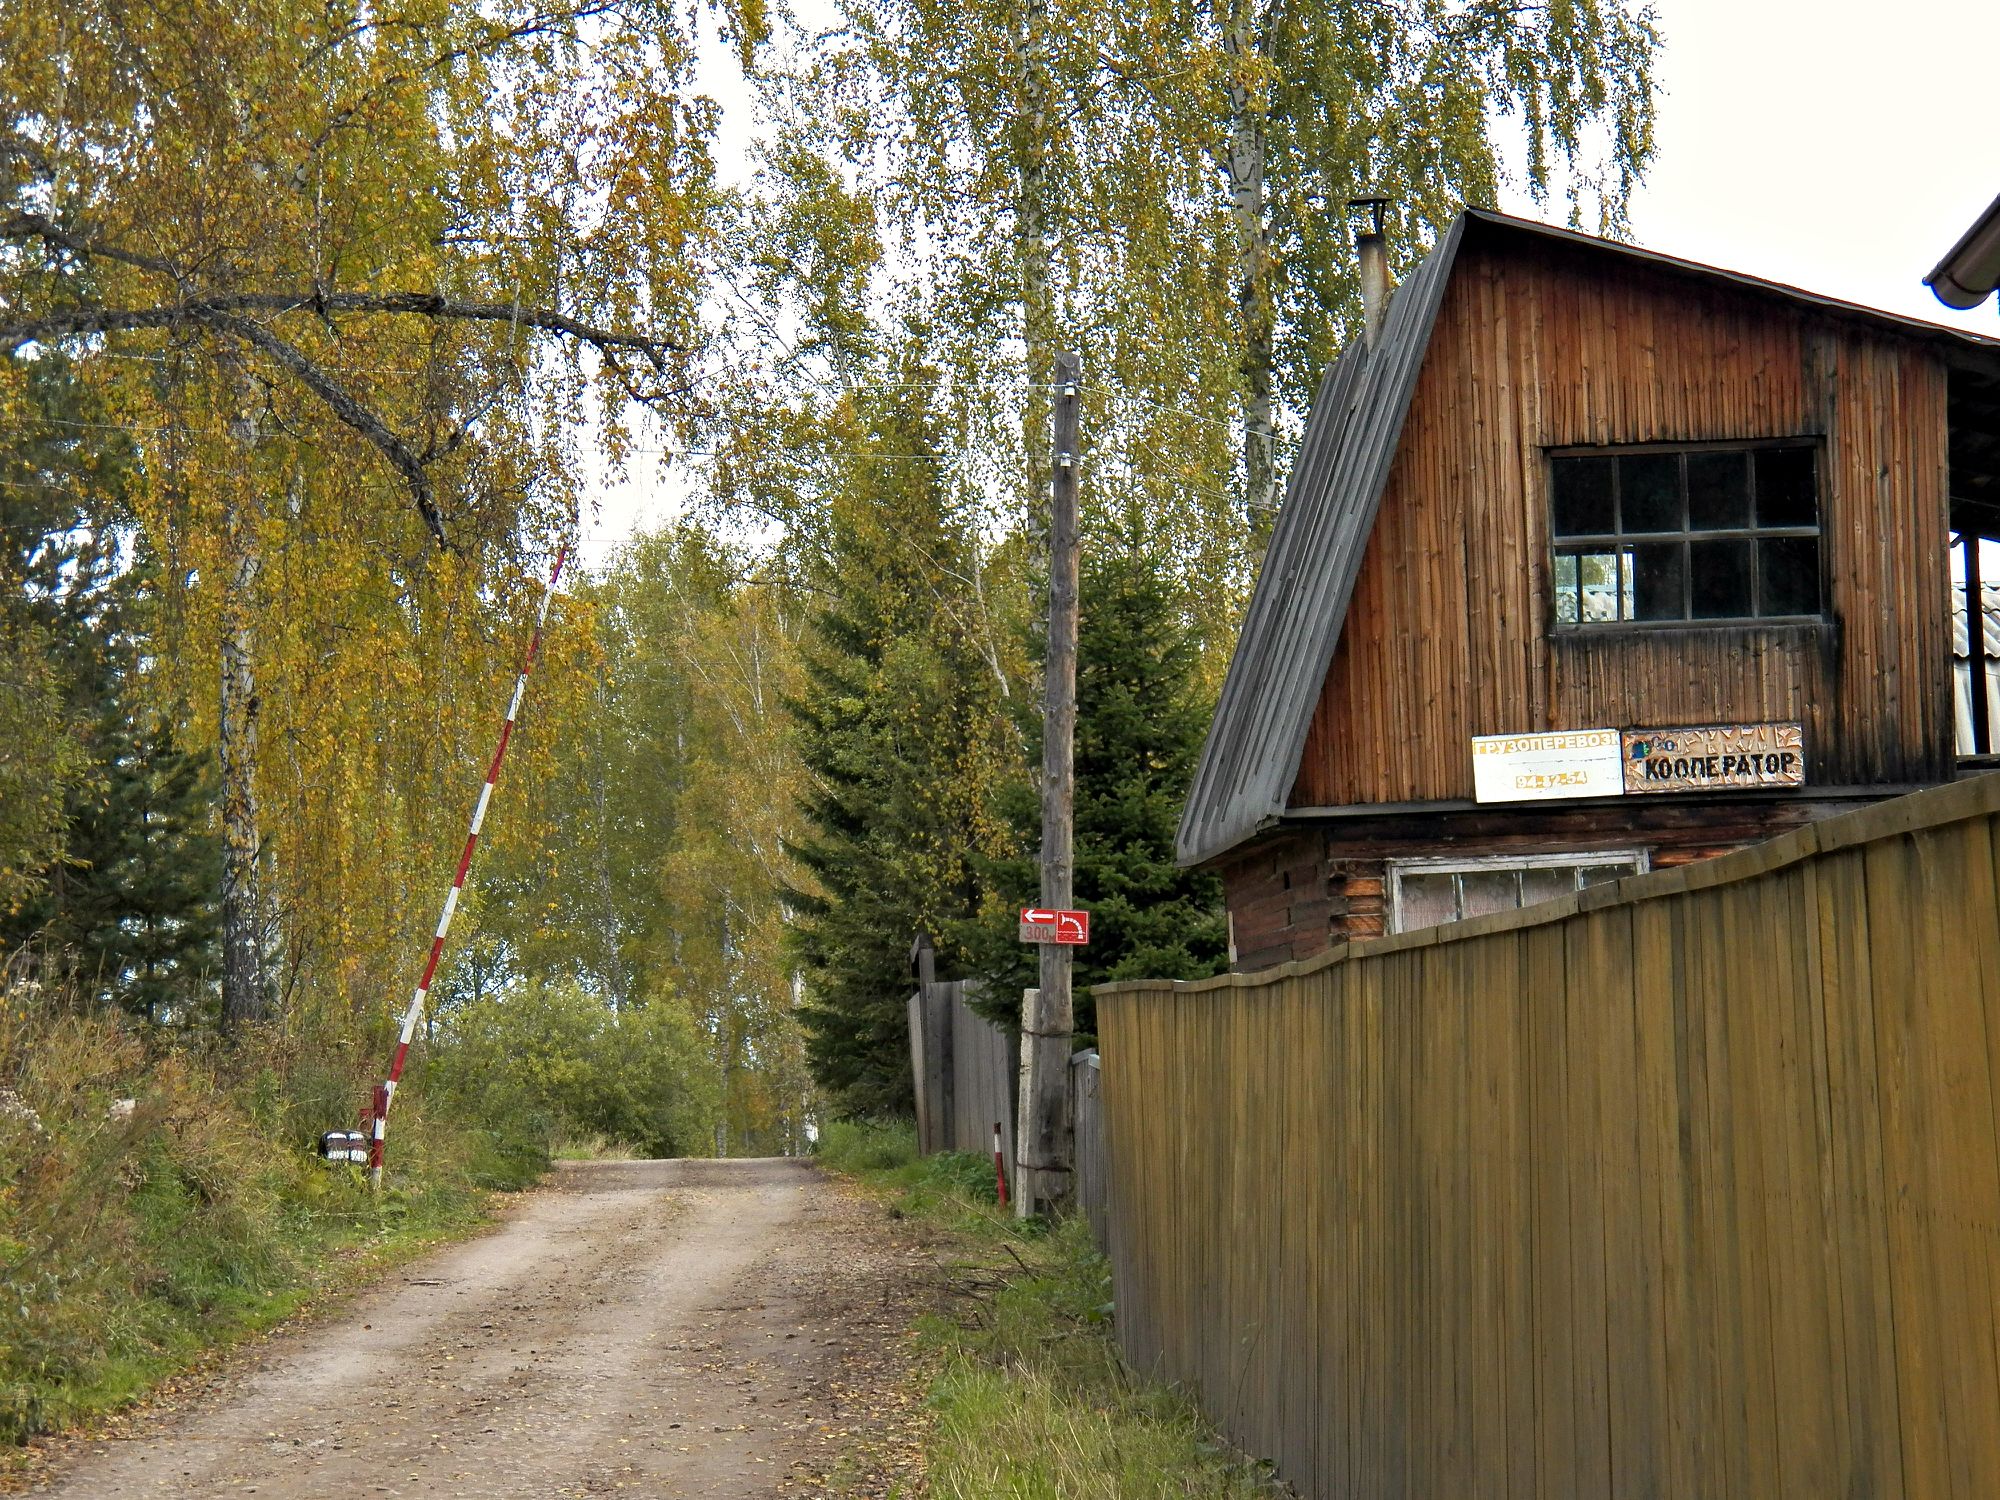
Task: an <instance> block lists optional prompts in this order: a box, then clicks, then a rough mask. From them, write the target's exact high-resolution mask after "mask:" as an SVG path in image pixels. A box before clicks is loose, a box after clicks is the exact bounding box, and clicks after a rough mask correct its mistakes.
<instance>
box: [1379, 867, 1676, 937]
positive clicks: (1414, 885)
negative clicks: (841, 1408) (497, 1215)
mask: <svg viewBox="0 0 2000 1500" xmlns="http://www.w3.org/2000/svg"><path fill="white" fill-rule="evenodd" d="M1645 868H1646V856H1645V854H1644V853H1643V852H1642V851H1639V850H1627V849H1618V850H1606V851H1601V852H1598V853H1592V854H1550V855H1534V856H1531V857H1526V858H1518V859H1505V858H1502V859H1467V860H1428V859H1425V860H1415V859H1413V860H1397V861H1392V862H1391V864H1390V866H1389V891H1390V914H1391V918H1392V922H1393V926H1392V929H1391V930H1393V931H1395V932H1409V931H1411V930H1412V929H1414V928H1418V927H1436V926H1438V925H1439V924H1440V923H1444V922H1457V921H1461V920H1463V919H1464V918H1467V917H1483V916H1487V915H1489V914H1490V913H1492V912H1496V911H1515V910H1518V909H1519V908H1521V907H1523V906H1533V905H1535V904H1536V903H1537V902H1539V901H1553V900H1554V899H1555V898H1556V897H1558V896H1573V895H1575V894H1576V893H1577V892H1578V891H1580V890H1582V889H1583V888H1584V887H1585V886H1591V885H1599V884H1602V883H1603V882H1604V881H1607V880H1616V879H1618V878H1619V877H1620V876H1623V875H1637V874H1639V873H1641V872H1642V871H1644V870H1645Z"/></svg>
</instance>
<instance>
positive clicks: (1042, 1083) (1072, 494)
mask: <svg viewBox="0 0 2000 1500" xmlns="http://www.w3.org/2000/svg"><path fill="white" fill-rule="evenodd" d="M1055 369H1056V401H1055V482H1054V486H1053V490H1054V494H1053V504H1052V505H1051V507H1050V514H1049V634H1048V659H1047V666H1046V671H1045V677H1046V682H1045V691H1046V697H1045V699H1044V705H1045V706H1044V709H1043V712H1042V905H1043V906H1045V907H1048V908H1050V909H1051V910H1061V909H1064V908H1067V907H1068V906H1069V905H1070V904H1071V901H1072V899H1073V898H1074V896H1075V884H1076V881H1075V875H1076V856H1075V846H1076V615H1077V536H1076V465H1077V382H1078V379H1079V378H1080V374H1081V371H1080V369H1079V367H1078V365H1077V359H1076V356H1075V355H1074V354H1058V355H1057V356H1056V361H1055ZM1022 999H1023V1002H1024V1003H1023V1005H1022V1007H1021V1054H1022V1058H1023V1061H1024V1063H1025V1076H1024V1077H1023V1079H1022V1084H1021V1095H1022V1098H1021V1128H1020V1140H1019V1142H1018V1143H1017V1145H1016V1148H1015V1149H1016V1167H1015V1176H1016V1179H1017V1180H1016V1183H1015V1195H1014V1203H1015V1210H1016V1212H1017V1213H1019V1214H1020V1216H1021V1217H1022V1218H1030V1217H1032V1216H1034V1215H1035V1214H1038V1213H1046V1212H1048V1211H1049V1210H1051V1209H1054V1208H1057V1207H1060V1206H1061V1205H1063V1204H1066V1203H1068V1202H1069V1200H1070V1191H1071V1186H1072V1183H1073V1179H1074V1173H1073V1163H1074V1161H1075V1158H1076V1122H1075V1119H1074V1117H1073V1115H1072V1113H1071V1110H1072V1105H1071V1102H1070V1097H1069V1053H1070V1046H1071V1043H1072V1040H1073V1037H1074V1033H1075V1031H1076V1011H1075V1007H1074V1005H1073V1003H1072V1000H1071V996H1070V950H1069V948H1068V946H1067V945H1065V944H1061V943H1050V942H1045V943H1043V944H1042V945H1041V985H1040V987H1039V988H1037V989H1032V990H1029V991H1027V992H1026V993H1025V994H1024V995H1023V996H1022Z"/></svg>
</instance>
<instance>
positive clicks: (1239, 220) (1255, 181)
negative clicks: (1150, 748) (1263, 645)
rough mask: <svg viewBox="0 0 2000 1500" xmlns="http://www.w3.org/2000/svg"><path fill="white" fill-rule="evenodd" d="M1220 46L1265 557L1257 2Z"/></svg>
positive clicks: (1267, 415)
mask: <svg viewBox="0 0 2000 1500" xmlns="http://www.w3.org/2000/svg"><path fill="white" fill-rule="evenodd" d="M1226 4H1227V7H1228V8H1227V10H1226V11H1225V13H1224V16H1223V27H1222V46H1223V50H1224V51H1225V52H1226V53H1228V55H1229V60H1230V68H1229V202H1230V212H1231V216H1232V218H1233V219H1234V220H1235V224H1236V301H1237V311H1238V315H1239V317H1240V318H1241V320H1242V338H1243V504H1244V510H1245V513H1246V515H1245V519H1246V521H1247V523H1248V527H1249V532H1250V536H1251V538H1252V540H1253V543H1254V545H1255V547H1256V549H1257V550H1258V551H1260V552H1261V551H1262V550H1263V545H1264V541H1265V539H1266V538H1267V537H1268V536H1269V535H1270V531H1271V524H1272V522H1273V521H1274V520H1275V519H1276V513H1277V503H1278V497H1277V478H1276V466H1275V449H1276V439H1275V430H1274V422H1273V417H1272V398H1271V390H1272V383H1273V371H1272V363H1273V360H1274V358H1275V354H1274V351H1273V348H1272V345H1273V332H1272V330H1273V326H1274V323H1275V318H1274V315H1273V311H1272V299H1271V226H1270V222H1269V219H1268V217H1267V215H1266V213H1265V204H1264V117H1265V111H1266V109H1267V108H1268V106H1267V104H1266V101H1265V96H1264V90H1263V85H1262V83H1261V81H1260V80H1259V78H1258V77H1257V72H1258V63H1259V54H1258V51H1257V37H1256V5H1255V0H1226Z"/></svg>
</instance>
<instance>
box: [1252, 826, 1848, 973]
mask: <svg viewBox="0 0 2000 1500" xmlns="http://www.w3.org/2000/svg"><path fill="white" fill-rule="evenodd" d="M1856 805H1857V804H1856V803H1855V802H1854V801H1852V800H1836V799H1818V798H1811V797H1784V798H1770V797H1743V796H1734V797H1732V796H1727V795H1724V796H1718V797H1708V798H1699V799H1695V798H1689V799H1683V798H1678V797H1676V798H1657V797H1628V798H1624V799H1622V800H1621V801H1620V803H1619V804H1618V805H1617V806H1616V807H1602V806H1590V807H1578V806H1567V807H1565V806H1562V805H1560V804H1553V803H1532V804H1527V805H1515V806H1509V807H1484V808H1477V809H1456V810H1451V811H1440V812H1425V813H1388V814H1382V815H1377V816H1356V817H1338V818H1329V819H1326V820H1324V821H1316V822H1310V823H1295V824H1290V825H1287V826H1284V827H1281V828H1276V829H1273V830H1271V831H1270V832H1268V833H1266V834H1264V835H1263V836H1262V837H1260V838H1258V839H1255V840H1253V841H1252V842H1251V843H1249V844H1246V845H1244V846H1243V847H1242V848H1240V849H1236V850H1233V851H1231V852H1230V853H1229V854H1227V855H1225V856H1224V857H1223V858H1222V859H1221V860H1219V861H1218V862H1217V864H1216V867H1215V868H1216V871H1217V873H1218V874H1220V875H1221V877H1222V888H1223V899H1224V902H1225V904H1226V905H1227V906H1228V908H1229V921H1230V938H1231V941H1232V942H1233V943H1234V945H1235V960H1234V964H1233V967H1234V968H1236V969H1237V970H1239V971H1245V972H1247V971H1249V970H1253V969H1263V968H1269V967H1270V966H1271V965H1273V964H1282V963H1290V962H1292V961H1293V960H1294V959H1301V958H1311V957H1312V956H1313V955H1314V954H1316V953H1319V952H1321V951H1323V950H1324V949H1326V948H1327V947H1328V946H1330V945H1331V944H1333V943H1338V942H1344V941H1347V940H1348V939H1352V938H1370V937H1380V936H1382V935H1383V934H1384V933H1386V932H1388V931H1389V930H1390V913H1389V862H1390V861H1391V860H1394V859H1408V858H1411V857H1412V856H1413V855H1417V854H1421V855H1422V856H1423V857H1424V858H1426V859H1453V858H1456V857H1459V856H1467V857H1477V858H1506V857H1508V856H1516V855H1518V856H1526V855H1537V854H1557V853H1560V854H1578V855H1581V854H1592V853H1599V852H1610V851H1614V850H1640V851H1643V852H1644V854H1645V856H1646V860H1647V863H1648V866H1649V867H1650V868H1652V869H1655V870H1666V869H1672V868H1674V867H1675V866H1677V865H1685V864H1692V863H1693V862H1694V861H1696V860H1698V859H1709V858H1712V857H1714V856H1715V855H1718V854H1726V853H1728V852H1729V851H1731V850H1733V849H1739V848H1741V847H1742V846H1744V845H1745V844H1754V843H1758V842H1761V841H1762V840H1764V839H1768V838H1775V837H1777V836H1778V835H1779V834H1783V833H1789V832H1791V831H1792V830H1793V829H1795V828H1798V827H1801V826H1803V825H1804V824H1806V823H1813V822H1818V821H1819V820H1820V819H1822V818H1829V817H1833V816H1836V815H1838V814H1840V813H1846V812H1852V811H1854V809H1855V807H1856Z"/></svg>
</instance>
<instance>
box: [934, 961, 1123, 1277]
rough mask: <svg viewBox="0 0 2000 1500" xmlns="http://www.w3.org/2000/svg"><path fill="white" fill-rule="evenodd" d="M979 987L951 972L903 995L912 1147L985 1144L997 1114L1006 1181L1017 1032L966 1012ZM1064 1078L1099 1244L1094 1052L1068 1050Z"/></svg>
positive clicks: (1010, 1172) (1103, 1167)
mask: <svg viewBox="0 0 2000 1500" xmlns="http://www.w3.org/2000/svg"><path fill="white" fill-rule="evenodd" d="M978 989H979V984H978V981H977V980H954V981H952V982H951V983H949V984H930V985H919V986H918V987H917V991H916V993H915V994H913V995H911V996H910V999H909V1015H910V1068H911V1071H912V1072H913V1073H914V1075H915V1077H916V1093H917V1149H918V1150H919V1151H921V1152H922V1153H923V1154H924V1155H925V1156H929V1155H931V1154H932V1153H934V1152H938V1151H980V1152H987V1151H991V1150H992V1149H993V1125H994V1122H995V1121H998V1122H999V1123H1000V1125H1001V1127H1002V1129H1001V1139H1002V1141H1003V1153H1002V1154H1003V1156H1004V1158H1005V1160H1006V1163H1007V1182H1008V1184H1009V1186H1010V1187H1011V1185H1012V1184H1013V1181H1014V1107H1015V1101H1016V1099H1017V1098H1018V1096H1019V1088H1020V1076H1021V1062H1020V1043H1019V1041H1018V1040H1017V1039H1016V1033H1014V1032H1011V1031H1008V1030H1007V1029H1005V1028H1003V1027H999V1026H995V1025H994V1024H993V1023H992V1022H991V1021H988V1020H986V1019H985V1018H984V1017H982V1016H979V1015H976V1014H975V1013H974V1012H973V1010H972V1008H971V1006H970V1005H968V1004H967V1003H966V1002H967V1001H968V999H970V998H971V997H973V996H975V995H976V994H977V993H978ZM1069 1080H1070V1099H1071V1101H1072V1104H1073V1106H1074V1109H1075V1118H1076V1196H1077V1204H1078V1206H1079V1207H1080V1208H1081V1209H1082V1211H1083V1213H1084V1214H1085V1215H1086V1216H1087V1217H1088V1218H1089V1220H1090V1232H1091V1234H1092V1236H1093V1237H1094V1238H1095V1239H1096V1241H1097V1244H1098V1247H1099V1248H1100V1249H1103V1248H1105V1246H1106V1245H1107V1243H1108V1240H1107V1236H1108V1234H1109V1225H1110V1215H1111V1183H1110V1156H1109V1154H1108V1153H1107V1152H1106V1150H1105V1145H1104V1113H1103V1106H1102V1103H1101V1084H1100V1081H1099V1073H1098V1064H1097V1054H1096V1053H1095V1052H1079V1053H1077V1054H1076V1056H1074V1057H1072V1058H1071V1059H1070V1070H1069Z"/></svg>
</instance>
